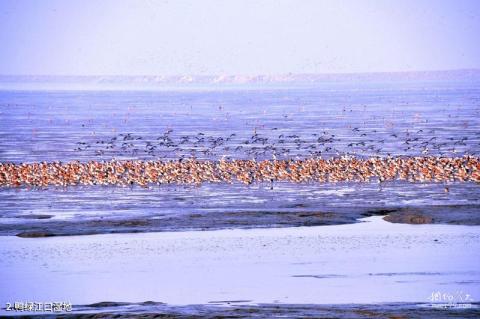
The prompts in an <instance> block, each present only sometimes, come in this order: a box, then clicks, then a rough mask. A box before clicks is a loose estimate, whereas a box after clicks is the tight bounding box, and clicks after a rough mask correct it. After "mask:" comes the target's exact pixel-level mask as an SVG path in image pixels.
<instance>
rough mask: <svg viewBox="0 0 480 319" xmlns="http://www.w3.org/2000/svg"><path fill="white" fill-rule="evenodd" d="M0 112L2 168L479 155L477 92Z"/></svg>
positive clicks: (250, 94) (65, 101)
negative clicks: (76, 162) (25, 164)
mask: <svg viewBox="0 0 480 319" xmlns="http://www.w3.org/2000/svg"><path fill="white" fill-rule="evenodd" d="M0 111H1V112H0V123H2V124H1V126H0V139H1V143H0V160H1V161H2V162H6V161H13V162H32V161H56V160H60V161H70V160H81V161H86V160H92V159H97V160H98V159H107V160H108V159H111V158H112V157H115V158H117V159H122V158H123V159H124V158H140V159H153V158H163V159H169V158H178V157H180V156H187V157H190V156H195V157H196V158H211V159H219V158H221V157H231V158H272V156H275V157H277V158H295V157H297V156H298V157H305V156H323V157H330V156H335V155H337V154H347V153H348V154H355V155H357V156H372V155H382V156H385V155H387V154H391V155H428V154H432V155H450V156H452V155H455V156H459V155H460V156H461V155H463V154H465V153H468V154H478V152H479V150H480V144H479V143H480V116H479V115H480V85H479V84H478V83H444V82H440V83H435V82H433V83H422V82H418V83H417V82H411V83H408V84H407V83H403V84H402V83H396V84H395V85H393V84H392V83H384V84H382V83H377V84H370V85H369V86H364V87H360V88H359V86H358V83H356V84H353V83H352V84H343V85H340V84H339V85H337V86H327V87H316V88H305V87H297V88H291V89H286V88H285V89H277V90H274V89H255V90H248V89H243V90H242V89H230V90H219V91H215V90H199V91H151V92H135V91H132V92H125V91H97V92H90V91H0ZM170 130H171V131H170ZM167 132H168V133H167ZM128 133H130V134H131V135H128V136H125V135H120V134H128ZM165 133H167V134H166V135H165ZM199 134H204V135H199ZM254 134H257V135H254ZM112 139H114V140H112ZM82 143H85V144H82Z"/></svg>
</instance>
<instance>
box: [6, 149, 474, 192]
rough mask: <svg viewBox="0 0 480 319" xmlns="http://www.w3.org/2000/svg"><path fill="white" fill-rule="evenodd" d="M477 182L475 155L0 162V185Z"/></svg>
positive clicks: (146, 185)
mask: <svg viewBox="0 0 480 319" xmlns="http://www.w3.org/2000/svg"><path fill="white" fill-rule="evenodd" d="M392 180H405V181H409V182H456V181H460V182H476V183H479V182H480V161H479V158H478V157H474V156H468V155H465V156H463V157H435V156H428V157H400V156H397V157H386V158H381V157H370V158H365V159H362V158H356V157H350V156H342V157H339V158H331V159H322V158H307V159H300V160H293V159H290V160H262V161H256V160H255V159H253V160H219V161H209V160H196V159H185V160H182V159H179V160H169V161H162V160H151V161H143V160H124V161H119V160H110V161H89V162H84V163H82V162H79V161H73V162H67V163H62V162H49V163H47V162H40V163H20V164H15V163H0V186H8V187H21V186H32V187H46V186H73V185H122V186H128V185H140V186H142V187H148V186H149V185H152V184H171V183H176V184H201V183H220V182H223V183H233V182H242V183H245V184H251V183H254V182H270V183H272V184H273V183H274V182H281V181H287V182H294V183H309V182H370V181H378V182H385V181H392Z"/></svg>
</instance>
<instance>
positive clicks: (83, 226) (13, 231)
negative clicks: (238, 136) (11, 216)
mask: <svg viewBox="0 0 480 319" xmlns="http://www.w3.org/2000/svg"><path fill="white" fill-rule="evenodd" d="M369 216H385V217H384V219H385V220H386V221H388V222H392V223H403V224H451V225H480V205H464V206H461V205H456V206H455V205H452V206H429V207H421V208H419V207H415V208H408V207H401V208H400V207H389V208H385V207H383V208H372V207H363V208H362V207H356V208H351V207H350V208H341V207H340V208H329V209H326V210H310V209H308V208H303V209H301V210H300V211H298V210H297V211H295V210H293V211H292V210H284V211H272V210H267V211H248V210H247V211H233V212H232V211H231V212H228V211H227V212H204V213H187V214H175V215H167V216H166V215H161V214H157V215H151V216H146V217H142V218H134V217H133V218H132V217H130V218H129V217H127V218H122V219H112V218H102V219H93V220H69V221H66V220H63V221H58V220H49V219H45V220H42V222H41V223H39V222H38V221H35V218H27V219H26V220H25V221H24V222H22V223H21V224H0V234H1V235H16V236H19V237H24V238H35V237H50V236H68V235H91V234H108V233H139V232H161V231H169V232H171V231H186V230H217V229H229V228H270V227H296V226H323V225H341V224H350V223H356V222H358V219H359V218H363V217H369ZM37 218H38V217H37ZM42 218H43V216H41V217H40V218H38V219H42Z"/></svg>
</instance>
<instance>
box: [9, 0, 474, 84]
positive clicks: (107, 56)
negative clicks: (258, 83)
mask: <svg viewBox="0 0 480 319" xmlns="http://www.w3.org/2000/svg"><path fill="white" fill-rule="evenodd" d="M479 35H480V1H476V0H471V1H470V0H468V1H467V0H452V1H446V0H445V1H442V0H429V1H428V0H401V1H393V0H390V1H388V0H351V1H348V0H344V1H342V0H337V1H308V0H304V1H299V0H292V1H287V0H265V1H262V0H255V1H248V0H242V1H236V0H230V1H221V0H190V1H182V0H164V1H140V0H135V1H127V0H123V1H122V0H116V1H115V0H112V1H110V0H106V1H100V0H99V1H89V0H81V1H77V0H68V1H62V0H58V1H57V0H42V1H40V0H37V1H33V0H0V75H184V74H189V75H219V74H226V75H233V74H241V75H257V74H285V73H356V72H396V71H419V70H422V71H423V70H427V71H428V70H449V69H463V68H480V41H479V40H478V39H479V38H480V36H479Z"/></svg>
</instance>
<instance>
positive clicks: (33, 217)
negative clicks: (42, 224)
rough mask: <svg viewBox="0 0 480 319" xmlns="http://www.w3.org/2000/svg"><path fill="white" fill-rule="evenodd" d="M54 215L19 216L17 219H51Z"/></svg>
mask: <svg viewBox="0 0 480 319" xmlns="http://www.w3.org/2000/svg"><path fill="white" fill-rule="evenodd" d="M52 217H53V215H42V214H30V215H17V216H15V218H23V219H50V218H52Z"/></svg>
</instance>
